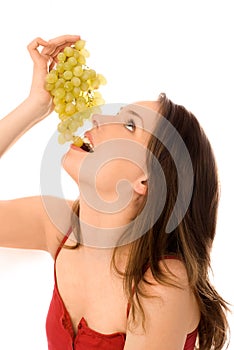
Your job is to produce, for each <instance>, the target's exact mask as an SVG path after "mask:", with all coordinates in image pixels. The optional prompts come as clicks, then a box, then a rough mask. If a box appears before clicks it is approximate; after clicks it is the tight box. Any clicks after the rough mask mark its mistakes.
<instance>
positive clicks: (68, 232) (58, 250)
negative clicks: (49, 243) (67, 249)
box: [54, 226, 72, 261]
mask: <svg viewBox="0 0 234 350" xmlns="http://www.w3.org/2000/svg"><path fill="white" fill-rule="evenodd" d="M71 232H72V227H71V226H70V227H69V229H68V231H67V233H66V235H65V236H64V237H63V239H62V241H61V242H60V244H59V247H58V249H57V251H56V254H55V258H54V260H55V261H56V259H57V257H58V254H59V252H60V250H61V249H62V247H63V246H64V243H65V242H66V240H67V239H68V237H69V236H70V234H71Z"/></svg>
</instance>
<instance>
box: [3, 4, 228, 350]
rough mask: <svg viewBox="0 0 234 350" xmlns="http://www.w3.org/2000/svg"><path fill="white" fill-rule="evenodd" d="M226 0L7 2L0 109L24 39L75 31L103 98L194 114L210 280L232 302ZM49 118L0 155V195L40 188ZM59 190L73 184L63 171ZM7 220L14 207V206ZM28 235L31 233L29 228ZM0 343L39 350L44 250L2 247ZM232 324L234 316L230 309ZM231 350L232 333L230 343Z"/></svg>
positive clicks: (26, 67) (48, 284) (16, 92)
mask: <svg viewBox="0 0 234 350" xmlns="http://www.w3.org/2000/svg"><path fill="white" fill-rule="evenodd" d="M232 5H233V4H232V1H225V0H223V1H216V0H213V1H207V0H202V1H201V0H199V1H198V0H196V1H189V0H184V1H182V0H180V1H173V0H171V1H169V0H163V1H162V0H161V1H157V0H154V1H150V0H145V1H136V0H135V1H127V0H125V1H121V0H118V1H115V2H114V1H104V0H98V1H94V0H89V1H85V0H83V1H80V0H72V1H69V0H68V1H61V0H56V1H50V0H40V1H32V0H30V1H29V0H21V1H16V0H15V1H13V0H8V1H7V2H3V4H2V5H1V9H0V23H1V32H0V33H1V34H0V38H1V51H0V72H1V75H0V79H1V80H0V86H1V95H0V114H1V116H2V117H3V116H4V115H5V114H7V113H8V112H9V111H10V110H12V109H13V108H14V107H15V106H16V105H17V104H18V103H20V102H21V101H22V100H23V99H24V98H25V97H26V96H27V94H28V92H29V88H30V79H31V73H32V63H31V60H30V57H29V55H28V53H27V49H26V46H27V44H28V43H29V42H30V41H31V40H33V39H34V38H35V37H37V36H41V37H42V38H44V39H45V40H47V39H50V38H52V37H54V36H59V35H62V34H80V35H81V37H82V38H83V39H85V40H86V41H87V49H88V50H89V51H90V53H91V57H90V59H89V64H90V66H91V67H92V68H94V69H96V70H97V71H98V72H100V73H103V74H104V75H105V76H106V78H107V79H108V85H107V86H106V87H105V88H103V89H102V93H103V96H104V98H105V100H106V102H107V103H129V102H134V101H137V100H143V99H155V98H156V97H157V95H158V94H159V93H160V92H166V93H167V95H168V97H169V98H171V99H172V100H173V101H174V102H176V103H180V104H183V105H185V107H187V108H188V109H190V110H191V111H192V112H193V113H194V114H195V115H196V116H197V118H198V119H199V121H200V123H201V125H202V126H203V127H204V129H205V131H206V133H207V135H208V137H209V139H210V141H211V144H212V146H213V148H214V151H215V154H216V158H217V162H218V167H219V175H220V181H221V201H220V210H219V217H218V226H217V236H216V240H215V244H214V248H213V252H212V266H213V272H214V283H215V285H216V288H217V290H218V292H219V293H220V294H221V295H222V296H223V297H224V298H225V299H227V300H228V301H229V302H230V303H233V302H234V282H233V194H234V191H233V181H231V180H232V178H233V174H232V171H233V166H232V162H233V152H232V150H233V142H232V139H233V130H232V128H233V117H234V115H233V92H234V89H233V81H234V74H233V65H234V54H233V52H234V50H233V33H234V21H233V11H232V7H231V6H232ZM57 122H58V120H57V115H55V114H52V115H51V116H50V117H48V118H47V119H46V120H45V121H43V122H41V123H40V124H38V125H36V126H35V127H33V128H32V129H31V130H30V131H29V132H28V133H27V134H26V135H24V136H23V138H22V139H21V140H19V141H18V142H17V144H15V145H14V146H13V147H12V148H11V149H10V150H9V151H8V152H7V153H6V154H5V155H4V157H3V158H2V159H1V162H0V180H1V181H0V196H1V197H0V198H1V199H11V198H17V197H24V196H30V195H37V194H40V165H41V158H42V156H43V152H44V149H45V146H46V144H47V142H48V140H49V139H50V137H51V136H52V135H53V133H54V131H55V129H56V125H57ZM63 183H64V193H65V194H66V195H67V197H69V198H74V199H75V198H76V197H77V189H76V187H75V186H74V184H73V183H72V182H71V180H70V178H68V176H67V175H66V174H63ZM12 220H14V213H12ZM32 234H33V233H32ZM0 283H1V285H0V349H4V350H13V349H15V348H17V349H22V350H32V349H33V350H45V349H47V342H46V335H45V318H46V314H47V310H48V306H49V302H50V298H51V293H52V289H53V262H52V259H51V258H50V257H49V255H47V254H46V253H44V252H32V251H24V250H15V249H1V250H0ZM229 320H230V325H231V329H232V330H234V321H233V315H230V316H229ZM233 348H234V340H231V345H230V349H233Z"/></svg>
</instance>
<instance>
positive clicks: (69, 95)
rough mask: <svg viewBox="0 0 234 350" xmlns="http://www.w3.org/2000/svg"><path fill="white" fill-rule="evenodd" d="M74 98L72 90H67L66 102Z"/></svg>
mask: <svg viewBox="0 0 234 350" xmlns="http://www.w3.org/2000/svg"><path fill="white" fill-rule="evenodd" d="M73 100H74V92H71V91H70V92H67V93H66V95H65V101H66V102H72V101H73Z"/></svg>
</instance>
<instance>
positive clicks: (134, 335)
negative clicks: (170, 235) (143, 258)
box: [125, 259, 200, 350]
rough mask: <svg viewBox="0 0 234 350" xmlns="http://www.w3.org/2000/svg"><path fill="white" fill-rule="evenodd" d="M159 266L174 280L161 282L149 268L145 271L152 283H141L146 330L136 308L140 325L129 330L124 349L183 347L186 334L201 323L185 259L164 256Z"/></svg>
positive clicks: (140, 297)
mask: <svg viewBox="0 0 234 350" xmlns="http://www.w3.org/2000/svg"><path fill="white" fill-rule="evenodd" d="M160 266H161V268H162V270H163V272H164V273H165V275H166V276H168V277H169V278H170V277H171V278H172V279H171V281H172V284H171V285H169V284H164V283H161V282H158V281H156V280H155V278H154V276H153V273H152V271H151V269H150V268H149V269H148V270H147V271H146V273H145V278H146V280H147V281H148V282H150V284H147V283H145V282H141V287H142V291H143V293H144V294H145V295H146V296H148V297H143V296H141V295H140V296H139V301H140V303H141V306H142V308H143V310H144V313H145V331H144V330H143V328H142V322H141V321H142V318H141V315H140V313H139V312H137V319H136V321H137V326H136V327H135V328H134V330H133V331H132V330H130V331H129V332H128V333H127V341H126V346H125V350H132V349H136V350H138V349H139V350H141V349H145V348H147V349H149V350H151V349H152V350H153V349H157V348H159V349H165V350H166V349H183V346H184V343H185V340H186V336H187V334H188V333H190V332H192V331H193V330H194V329H195V328H196V327H197V326H198V323H199V319H200V313H199V307H198V304H197V301H196V298H195V296H194V294H193V291H192V289H191V288H190V286H189V282H188V276H187V271H186V267H185V266H184V264H183V262H182V261H180V260H178V259H165V260H164V261H161V262H160ZM173 282H174V283H173Z"/></svg>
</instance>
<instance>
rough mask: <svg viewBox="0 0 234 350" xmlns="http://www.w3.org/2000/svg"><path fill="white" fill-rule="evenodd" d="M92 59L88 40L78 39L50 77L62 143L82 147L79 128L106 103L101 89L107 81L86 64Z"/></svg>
mask: <svg viewBox="0 0 234 350" xmlns="http://www.w3.org/2000/svg"><path fill="white" fill-rule="evenodd" d="M88 57H89V52H88V51H87V50H86V48H85V41H84V40H78V41H77V42H76V43H75V45H72V46H68V47H65V48H64V50H63V52H60V53H59V54H58V56H57V64H56V66H55V68H54V69H52V70H51V71H50V72H49V73H48V74H47V76H46V83H45V89H46V90H47V91H49V92H50V94H51V96H52V97H53V103H54V105H55V108H54V110H55V112H56V113H58V116H59V119H60V122H59V124H58V131H59V136H58V142H59V143H60V144H64V143H65V142H67V141H71V142H73V143H75V144H77V145H78V146H80V144H81V143H82V141H81V139H80V138H79V137H77V136H76V135H75V133H76V131H77V129H78V128H80V127H82V126H83V123H84V120H85V119H88V118H90V116H91V114H92V113H93V112H94V109H95V108H97V106H99V105H102V104H104V100H103V98H102V95H101V93H100V92H99V91H98V89H99V87H100V85H105V84H106V79H105V78H104V77H103V75H101V74H97V73H96V71H95V70H94V69H91V68H89V67H88V66H87V65H86V58H88Z"/></svg>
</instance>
